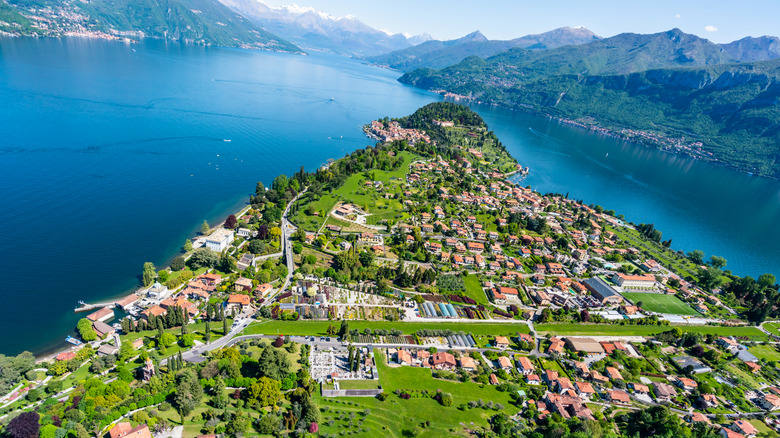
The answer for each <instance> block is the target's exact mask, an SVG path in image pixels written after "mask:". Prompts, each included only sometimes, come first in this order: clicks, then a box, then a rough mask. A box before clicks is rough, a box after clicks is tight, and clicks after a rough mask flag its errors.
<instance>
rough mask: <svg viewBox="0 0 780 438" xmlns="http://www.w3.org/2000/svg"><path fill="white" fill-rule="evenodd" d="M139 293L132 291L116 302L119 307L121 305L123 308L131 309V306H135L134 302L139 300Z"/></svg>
mask: <svg viewBox="0 0 780 438" xmlns="http://www.w3.org/2000/svg"><path fill="white" fill-rule="evenodd" d="M138 298H139V297H138V294H137V293H132V294H130V295H128V296H126V297H124V298H122V299H121V300H119V301H117V302H116V305H117V307H121V308H122V310H125V311H127V310H130V308H131V307H133V304H135V303H136V302H137V301H138Z"/></svg>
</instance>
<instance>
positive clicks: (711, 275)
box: [699, 267, 723, 289]
mask: <svg viewBox="0 0 780 438" xmlns="http://www.w3.org/2000/svg"><path fill="white" fill-rule="evenodd" d="M722 282H723V277H722V276H721V272H720V270H719V269H717V268H713V267H708V268H706V269H701V270H700V271H699V283H701V285H702V286H703V287H705V288H707V289H713V288H716V287H718V286H720V284H721V283H722Z"/></svg>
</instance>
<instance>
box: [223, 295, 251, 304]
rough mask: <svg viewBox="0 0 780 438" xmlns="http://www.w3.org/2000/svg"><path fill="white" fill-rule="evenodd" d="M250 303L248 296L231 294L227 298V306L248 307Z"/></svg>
mask: <svg viewBox="0 0 780 438" xmlns="http://www.w3.org/2000/svg"><path fill="white" fill-rule="evenodd" d="M250 302H251V299H250V298H249V295H242V294H232V295H230V298H228V304H240V305H242V306H248V305H249V303H250Z"/></svg>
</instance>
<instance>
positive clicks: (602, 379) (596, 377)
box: [590, 370, 609, 385]
mask: <svg viewBox="0 0 780 438" xmlns="http://www.w3.org/2000/svg"><path fill="white" fill-rule="evenodd" d="M590 380H593V381H594V382H596V383H598V384H601V385H603V384H605V383H609V378H608V377H607V376H604V375H602V374H601V373H600V372H598V371H596V370H593V371H591V372H590Z"/></svg>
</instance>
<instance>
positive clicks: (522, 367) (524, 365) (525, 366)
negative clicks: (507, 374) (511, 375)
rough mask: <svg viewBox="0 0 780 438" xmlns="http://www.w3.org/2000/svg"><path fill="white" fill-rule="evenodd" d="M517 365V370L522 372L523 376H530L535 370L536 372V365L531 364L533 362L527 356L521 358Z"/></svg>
mask: <svg viewBox="0 0 780 438" xmlns="http://www.w3.org/2000/svg"><path fill="white" fill-rule="evenodd" d="M517 365H518V367H517V368H518V370H519V371H520V374H523V375H526V376H527V375H529V374H532V373H533V372H534V370H535V368H534V364H533V363H531V360H530V359H528V358H527V357H525V356H520V357H519V358H518V359H517Z"/></svg>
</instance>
